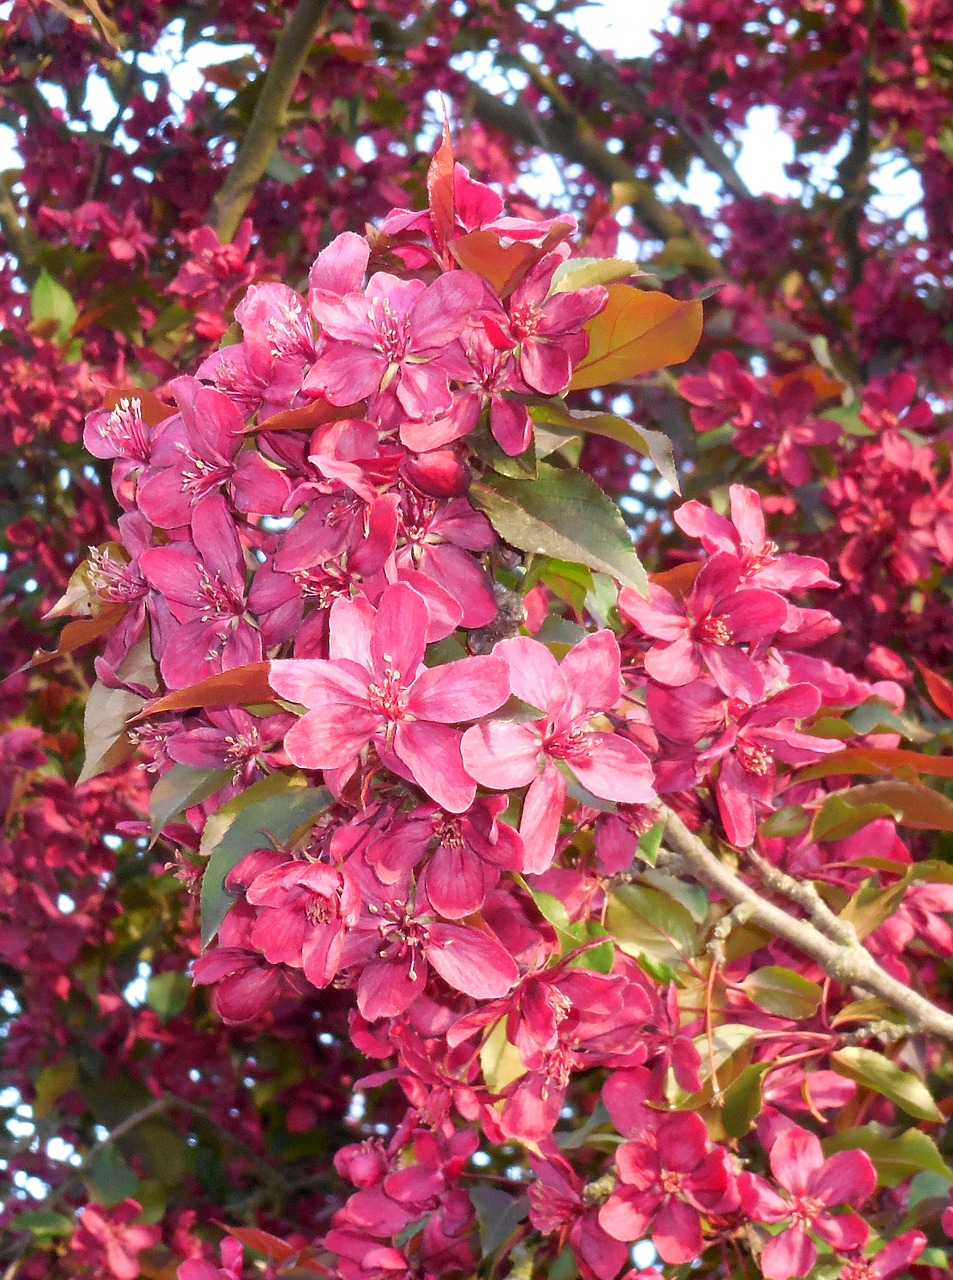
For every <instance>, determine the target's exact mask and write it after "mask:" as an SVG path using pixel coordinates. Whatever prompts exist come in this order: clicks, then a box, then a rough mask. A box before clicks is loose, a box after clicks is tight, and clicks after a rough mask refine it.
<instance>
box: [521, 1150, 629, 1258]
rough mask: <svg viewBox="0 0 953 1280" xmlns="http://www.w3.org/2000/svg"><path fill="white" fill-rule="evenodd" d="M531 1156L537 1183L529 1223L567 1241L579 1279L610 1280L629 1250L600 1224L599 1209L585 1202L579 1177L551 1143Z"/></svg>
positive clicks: (531, 1195) (533, 1186)
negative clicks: (574, 1260) (541, 1151)
mask: <svg viewBox="0 0 953 1280" xmlns="http://www.w3.org/2000/svg"><path fill="white" fill-rule="evenodd" d="M542 1150H543V1153H544V1154H543V1157H537V1156H532V1155H531V1156H530V1157H529V1162H530V1165H531V1167H532V1169H533V1172H534V1173H535V1174H536V1181H535V1182H534V1183H532V1184H531V1185H530V1188H529V1220H530V1222H531V1223H532V1224H533V1226H534V1227H535V1228H536V1230H537V1231H541V1232H542V1233H543V1235H554V1234H556V1233H557V1232H558V1233H559V1236H560V1239H566V1238H568V1240H569V1244H570V1246H571V1248H572V1251H573V1255H574V1257H575V1259H576V1265H577V1266H578V1268H579V1274H580V1275H581V1276H582V1280H613V1277H614V1276H617V1275H618V1274H619V1271H620V1270H621V1268H622V1265H623V1263H624V1262H625V1260H626V1258H627V1257H628V1252H629V1251H628V1249H627V1248H626V1246H625V1244H624V1242H623V1241H621V1240H615V1239H613V1237H612V1236H610V1235H608V1234H607V1233H606V1232H605V1231H604V1230H603V1229H602V1227H601V1226H600V1225H599V1216H598V1215H599V1206H598V1204H592V1203H589V1202H588V1201H587V1199H586V1193H585V1187H584V1185H583V1181H582V1178H580V1176H579V1174H578V1173H576V1171H575V1169H573V1167H572V1165H571V1164H570V1163H569V1161H568V1160H567V1159H566V1158H565V1156H563V1155H562V1154H561V1153H560V1152H559V1151H558V1149H557V1148H556V1147H555V1145H554V1144H552V1143H546V1144H545V1145H544V1146H543V1148H542Z"/></svg>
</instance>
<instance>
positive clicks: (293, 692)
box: [268, 658, 380, 720]
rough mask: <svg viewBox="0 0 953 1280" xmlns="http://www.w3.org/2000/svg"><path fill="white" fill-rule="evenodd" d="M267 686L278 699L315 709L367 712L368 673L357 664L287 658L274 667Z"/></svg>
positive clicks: (274, 664) (322, 659)
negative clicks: (333, 708) (327, 708)
mask: <svg viewBox="0 0 953 1280" xmlns="http://www.w3.org/2000/svg"><path fill="white" fill-rule="evenodd" d="M268 683H269V684H270V685H271V687H272V688H273V689H274V691H275V693H277V694H278V696H279V697H281V698H287V699H288V701H289V702H299V703H301V704H302V705H303V706H305V707H309V708H311V709H312V710H314V709H317V710H324V709H325V708H326V707H327V706H329V705H333V706H338V705H343V706H345V707H348V708H359V707H363V708H364V709H365V710H367V709H368V701H367V685H368V672H367V671H366V670H365V669H364V668H363V667H360V666H358V664H357V663H356V662H347V661H338V662H329V661H328V660H326V659H324V658H284V659H281V660H278V661H276V662H273V663H272V664H271V669H270V671H269V673H268ZM377 719H378V720H380V717H379V716H378V717H377Z"/></svg>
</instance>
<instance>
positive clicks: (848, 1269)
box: [840, 1258, 877, 1280]
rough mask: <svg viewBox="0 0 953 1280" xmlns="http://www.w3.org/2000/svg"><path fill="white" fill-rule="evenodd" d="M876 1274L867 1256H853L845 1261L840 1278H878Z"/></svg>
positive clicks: (871, 1279)
mask: <svg viewBox="0 0 953 1280" xmlns="http://www.w3.org/2000/svg"><path fill="white" fill-rule="evenodd" d="M876 1274H877V1273H876V1272H875V1271H874V1269H873V1267H872V1266H871V1265H870V1263H869V1262H868V1261H867V1259H866V1258H851V1259H849V1261H847V1262H845V1263H844V1266H843V1269H842V1271H841V1273H840V1280H876Z"/></svg>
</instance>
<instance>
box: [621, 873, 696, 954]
mask: <svg viewBox="0 0 953 1280" xmlns="http://www.w3.org/2000/svg"><path fill="white" fill-rule="evenodd" d="M606 927H607V928H608V930H609V932H610V933H611V934H612V936H613V937H614V938H615V939H616V942H617V944H618V946H619V948H620V949H621V950H622V951H624V952H625V953H626V955H630V956H635V957H636V959H641V958H642V957H643V956H648V957H649V958H650V959H651V960H654V961H656V962H659V963H662V964H678V963H680V962H682V961H684V960H686V959H688V958H690V957H691V956H694V955H696V954H697V952H698V927H697V925H696V924H695V921H694V920H693V919H692V915H691V912H690V911H689V910H688V909H687V908H686V907H683V906H682V904H681V903H680V902H676V901H675V900H674V899H673V898H670V897H669V896H668V895H667V894H665V893H662V892H660V890H658V889H653V888H651V887H650V886H649V885H643V884H627V885H621V886H620V887H619V888H618V889H616V890H615V891H614V892H613V893H612V894H611V895H610V897H609V903H608V908H607V911H606Z"/></svg>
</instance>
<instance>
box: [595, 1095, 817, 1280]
mask: <svg viewBox="0 0 953 1280" xmlns="http://www.w3.org/2000/svg"><path fill="white" fill-rule="evenodd" d="M616 1165H617V1168H618V1173H619V1185H618V1186H617V1187H616V1190H615V1191H614V1192H613V1193H612V1195H611V1196H610V1197H609V1199H608V1200H607V1201H606V1203H605V1204H604V1205H603V1206H602V1208H601V1209H600V1211H599V1225H600V1226H601V1227H602V1228H603V1230H604V1231H607V1232H608V1233H609V1235H610V1236H613V1237H614V1238H615V1239H616V1240H639V1239H641V1237H642V1236H645V1235H649V1234H650V1235H651V1237H652V1243H653V1244H654V1245H655V1247H656V1249H657V1250H658V1253H659V1257H660V1258H661V1259H662V1261H663V1262H669V1263H672V1264H674V1265H676V1266H678V1265H681V1264H682V1263H685V1262H691V1261H692V1260H693V1259H694V1258H697V1257H698V1255H699V1254H700V1253H701V1251H702V1249H703V1248H704V1247H705V1245H704V1238H703V1236H702V1228H701V1218H702V1216H704V1215H707V1214H711V1213H720V1212H727V1211H729V1210H731V1209H734V1208H736V1207H737V1203H738V1200H737V1190H736V1187H735V1175H734V1171H733V1170H732V1167H731V1160H730V1158H729V1156H728V1152H727V1151H726V1150H725V1149H724V1148H723V1147H716V1148H715V1149H714V1150H712V1149H711V1146H710V1143H709V1140H708V1131H707V1129H706V1128H705V1122H704V1120H702V1118H701V1116H698V1115H695V1113H694V1112H679V1113H677V1114H669V1115H663V1116H662V1118H661V1120H659V1122H658V1127H657V1129H656V1130H655V1132H654V1133H650V1134H646V1135H644V1136H642V1137H640V1138H638V1139H636V1140H634V1141H632V1142H624V1143H623V1144H622V1146H621V1147H620V1148H619V1150H618V1151H617V1152H616ZM804 1274H806V1273H804Z"/></svg>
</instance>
